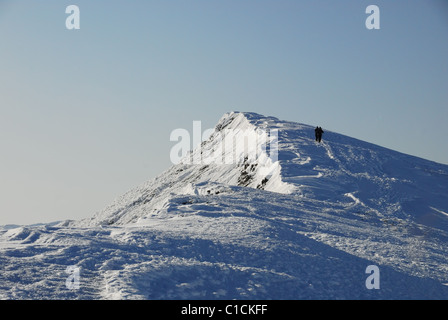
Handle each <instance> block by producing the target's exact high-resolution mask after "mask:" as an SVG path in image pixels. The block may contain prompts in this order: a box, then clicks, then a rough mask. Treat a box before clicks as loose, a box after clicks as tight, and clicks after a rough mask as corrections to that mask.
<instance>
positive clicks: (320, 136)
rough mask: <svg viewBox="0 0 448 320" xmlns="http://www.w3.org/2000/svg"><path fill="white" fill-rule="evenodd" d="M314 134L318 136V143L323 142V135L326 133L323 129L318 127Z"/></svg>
mask: <svg viewBox="0 0 448 320" xmlns="http://www.w3.org/2000/svg"><path fill="white" fill-rule="evenodd" d="M314 133H315V135H316V141H317V142H321V141H322V134H323V133H324V130H322V127H316V129H314Z"/></svg>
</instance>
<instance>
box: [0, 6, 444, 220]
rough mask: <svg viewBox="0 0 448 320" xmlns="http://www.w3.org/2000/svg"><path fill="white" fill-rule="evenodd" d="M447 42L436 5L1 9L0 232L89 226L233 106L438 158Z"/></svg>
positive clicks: (441, 153) (441, 141)
mask: <svg viewBox="0 0 448 320" xmlns="http://www.w3.org/2000/svg"><path fill="white" fill-rule="evenodd" d="M71 4H75V5H78V6H79V8H80V12H81V19H80V22H81V29H80V30H67V29H66V27H65V20H66V18H67V16H68V15H67V14H66V13H65V8H66V7H67V6H68V5H71ZM370 4H375V5H377V6H378V7H379V8H380V10H381V11H380V19H381V20H380V22H381V29H380V30H367V29H366V27H365V20H366V18H367V17H368V15H367V14H366V13H365V9H366V7H367V6H368V5H370ZM447 39H448V2H447V1H445V0H416V1H407V0H394V1H389V0H388V1H364V0H339V1H334V0H326V1H324V0H275V1H274V0H220V1H212V0H183V1H180V0H172V1H166V0H156V1H150V0H145V1H143V0H142V1H139V0H133V1H123V0H120V1H118V0H116V1H113V0H108V1H100V0H98V1H86V0H71V1H61V0H44V1H35V0H22V1H4V0H0V43H1V47H0V48H1V50H0V135H1V140H0V159H1V166H0V176H1V182H0V194H2V201H1V202H0V212H1V214H0V224H6V223H18V224H27V223H36V222H50V221H55V220H63V219H79V218H83V217H89V216H91V215H92V214H94V213H95V212H96V211H97V210H100V209H102V208H103V207H104V206H105V205H107V204H109V203H110V202H111V201H112V200H113V199H114V198H115V197H116V196H118V195H120V194H122V193H124V192H125V191H127V190H128V189H130V188H132V187H134V186H136V185H138V184H140V183H142V182H144V181H146V180H148V179H150V178H153V177H155V176H156V175H157V174H159V173H161V172H162V171H163V170H165V169H167V168H168V167H169V166H170V165H171V163H170V159H169V152H170V149H171V147H172V146H173V145H174V143H173V142H170V141H169V137H170V133H171V131H172V130H174V129H176V128H185V129H188V130H191V129H192V122H193V121H194V120H201V121H202V126H203V129H206V128H210V127H213V126H214V125H215V124H216V122H217V121H218V119H219V118H220V117H221V116H222V114H224V113H225V112H228V111H232V110H238V111H253V112H258V113H261V114H265V115H271V116H276V117H279V118H281V119H283V120H292V121H297V122H302V123H306V124H311V125H320V126H322V127H323V128H324V129H328V130H332V131H336V132H339V133H343V134H347V135H349V136H353V137H357V138H359V139H362V140H366V141H369V142H372V143H375V144H379V145H382V146H385V147H388V148H391V149H395V150H398V151H401V152H404V153H408V154H412V155H416V156H420V157H423V158H426V159H430V160H434V161H437V162H441V163H445V164H448V142H447V139H446V137H447V136H448V128H447V126H446V120H447V119H448V111H447V109H448V108H447V106H448V59H447V57H448V41H447Z"/></svg>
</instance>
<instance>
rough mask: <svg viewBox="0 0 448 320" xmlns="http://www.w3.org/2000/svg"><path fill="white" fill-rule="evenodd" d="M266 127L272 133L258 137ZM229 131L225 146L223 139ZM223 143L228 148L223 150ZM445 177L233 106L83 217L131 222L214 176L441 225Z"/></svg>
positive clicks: (434, 168)
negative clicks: (152, 172)
mask: <svg viewBox="0 0 448 320" xmlns="http://www.w3.org/2000/svg"><path fill="white" fill-rule="evenodd" d="M250 132H252V133H254V136H252V137H251V135H250ZM260 132H261V135H262V137H261V138H260ZM223 133H225V134H223ZM267 133H271V136H270V137H269V136H263V135H267ZM272 133H274V134H272ZM229 137H230V139H231V140H232V143H230V144H228V143H227V142H226V141H227V140H228V139H229ZM266 141H268V142H267V143H266ZM251 142H252V145H250V143H251ZM254 143H258V145H254ZM226 144H227V145H230V146H232V148H227V149H226V148H225V145H226ZM248 144H249V145H248ZM266 144H268V145H270V146H271V147H272V146H275V150H274V151H272V150H269V147H266ZM266 149H268V151H266ZM217 151H219V152H217ZM269 151H271V153H270V154H269ZM273 153H274V155H273ZM229 154H230V156H229ZM193 159H196V162H194V161H193ZM198 159H199V160H198ZM226 159H227V161H226ZM228 159H230V161H228ZM273 159H274V161H273ZM191 163H193V164H191ZM194 163H196V164H194ZM447 181H448V169H447V166H446V165H442V164H437V163H434V162H431V161H427V160H424V159H420V158H417V157H412V156H409V155H405V154H402V153H399V152H396V151H392V150H389V149H386V148H382V147H379V146H376V145H373V144H370V143H367V142H363V141H360V140H357V139H354V138H350V137H347V136H344V135H340V134H337V133H334V132H331V131H327V132H326V133H325V136H324V140H323V142H322V143H320V144H319V143H316V141H315V139H314V127H313V126H309V125H304V124H299V123H294V122H287V121H280V120H278V119H277V118H274V117H264V116H261V115H258V114H255V113H247V112H246V113H242V112H231V113H227V114H225V115H224V116H223V117H222V118H221V119H220V121H219V122H218V124H217V125H216V128H215V131H214V132H213V134H212V135H211V136H210V138H209V139H208V140H207V141H204V142H203V143H202V144H201V145H200V146H198V147H197V148H196V149H195V150H193V151H192V152H191V153H190V154H188V155H187V156H186V157H184V159H183V160H182V161H181V163H180V164H178V165H175V166H173V167H172V168H170V169H169V170H168V171H166V172H165V173H163V174H162V175H161V176H159V177H157V178H156V179H155V180H154V181H152V180H151V181H148V182H147V183H146V184H144V185H143V186H140V187H139V188H137V189H135V190H132V191H130V192H129V193H127V194H126V195H124V196H123V197H122V198H120V199H118V200H117V202H115V203H114V204H112V205H111V206H110V207H108V208H106V209H105V210H104V211H103V212H101V213H99V214H98V215H96V216H95V217H93V218H92V219H91V220H90V221H88V222H87V221H84V223H87V225H92V224H93V225H98V224H106V225H111V224H116V223H118V224H123V223H129V222H137V221H139V220H140V219H144V218H145V217H146V216H147V215H148V214H152V213H150V212H156V211H157V210H160V209H161V208H163V205H164V204H163V203H162V202H163V201H168V199H169V198H170V194H201V193H203V194H208V193H209V191H210V192H212V190H208V189H207V188H208V185H209V184H210V183H212V182H213V183H216V184H222V185H224V186H244V187H250V188H257V189H263V190H266V191H271V192H277V193H285V194H291V197H292V198H298V199H300V198H307V199H316V200H322V201H323V200H325V201H332V202H335V203H337V202H347V201H350V202H352V203H354V204H356V205H359V206H363V207H364V209H365V210H367V211H368V212H369V213H370V214H372V215H373V214H374V215H376V216H379V217H382V218H387V217H389V218H392V219H393V218H399V217H407V218H410V219H414V220H415V221H418V222H420V223H423V224H429V225H431V226H434V227H439V228H443V229H445V227H448V224H447V221H445V216H446V215H447V214H444V213H446V212H448V207H447V206H446V204H447V195H448V183H447ZM214 188H217V187H214ZM209 189H210V188H209ZM211 189H213V188H211ZM165 194H166V195H165ZM165 204H166V203H165ZM154 210H155V211H154Z"/></svg>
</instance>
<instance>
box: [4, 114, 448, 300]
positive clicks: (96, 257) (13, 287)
mask: <svg viewBox="0 0 448 320" xmlns="http://www.w3.org/2000/svg"><path fill="white" fill-rule="evenodd" d="M324 130H325V132H324V134H323V136H322V141H321V142H320V143H319V142H318V141H316V139H315V127H314V126H310V125H305V124H299V123H295V122H288V121H282V120H279V119H277V118H273V117H265V116H262V115H259V114H255V113H242V112H231V113H227V114H225V115H224V116H223V117H222V118H221V119H220V120H219V122H218V124H217V125H216V127H215V130H214V132H213V133H212V134H211V136H210V138H209V139H208V140H206V141H204V142H202V143H201V144H200V145H199V146H197V147H196V148H195V149H194V150H192V151H191V152H190V153H189V154H187V155H186V156H185V157H184V158H183V159H182V160H181V161H180V162H179V163H178V164H176V165H173V166H172V167H171V168H170V169H169V170H167V171H166V172H164V173H162V174H161V175H160V176H158V177H157V178H155V179H153V180H150V181H148V182H146V183H145V184H143V185H141V186H139V187H137V188H135V189H133V190H130V191H129V192H127V193H126V194H124V195H123V196H121V197H119V198H118V199H116V200H115V201H114V202H113V203H112V204H111V205H109V206H108V207H106V208H105V209H104V210H102V211H101V212H98V213H97V214H95V215H93V216H92V217H91V218H89V219H84V220H80V221H66V222H63V223H59V224H50V225H41V226H22V227H16V228H10V227H9V228H7V227H3V228H0V264H1V265H2V268H3V271H2V273H1V274H0V283H1V286H0V298H3V299H448V286H447V285H448V246H447V244H448V166H447V165H442V164H438V163H435V162H432V161H428V160H424V159H421V158H417V157H413V156H409V155H406V154H403V153H399V152H396V151H393V150H389V149H386V148H383V147H380V146H377V145H374V144H371V143H367V142H363V141H360V140H358V139H354V138H351V137H347V136H344V135H341V134H338V133H335V132H331V131H328V130H326V129H325V128H324ZM229 146H231V147H229ZM372 270H373V271H372Z"/></svg>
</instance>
